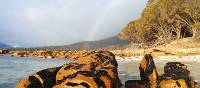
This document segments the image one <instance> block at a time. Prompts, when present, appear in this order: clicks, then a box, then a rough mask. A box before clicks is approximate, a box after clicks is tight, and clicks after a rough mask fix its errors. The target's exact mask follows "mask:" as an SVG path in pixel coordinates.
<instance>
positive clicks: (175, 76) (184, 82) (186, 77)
mask: <svg viewBox="0 0 200 88" xmlns="http://www.w3.org/2000/svg"><path fill="white" fill-rule="evenodd" d="M164 72H165V73H164V74H163V75H161V76H160V77H159V79H158V83H159V85H158V86H159V87H161V88H169V87H173V86H174V87H181V88H194V81H193V80H192V78H191V76H190V71H189V70H188V69H187V66H186V65H184V64H182V63H180V62H168V63H167V64H166V65H165V67H164Z"/></svg>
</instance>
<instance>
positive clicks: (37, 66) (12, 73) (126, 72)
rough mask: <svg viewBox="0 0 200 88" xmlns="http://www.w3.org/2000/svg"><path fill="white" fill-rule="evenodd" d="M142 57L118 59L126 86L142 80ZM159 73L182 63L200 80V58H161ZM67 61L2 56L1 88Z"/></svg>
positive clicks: (121, 75)
mask: <svg viewBox="0 0 200 88" xmlns="http://www.w3.org/2000/svg"><path fill="white" fill-rule="evenodd" d="M141 58H142V57H131V58H128V60H121V59H120V58H117V59H118V64H119V66H118V72H119V77H120V79H121V81H122V83H123V84H124V83H125V81H126V80H136V79H140V76H139V61H140V60H141ZM154 61H155V64H156V67H157V71H158V73H159V74H163V68H164V65H165V63H167V62H176V61H179V62H182V63H184V64H186V65H187V66H188V69H189V70H190V71H191V75H192V77H193V78H194V80H196V81H198V80H200V74H199V73H200V70H199V68H200V56H195V57H183V58H176V57H159V58H157V59H155V60H154ZM69 62H70V60H65V59H40V58H31V57H11V56H9V55H5V56H0V88H14V86H15V84H16V83H17V82H18V81H19V80H20V79H23V78H24V77H27V76H29V75H31V74H33V73H34V72H37V71H40V70H42V69H45V68H50V67H56V66H60V65H62V64H65V63H69Z"/></svg>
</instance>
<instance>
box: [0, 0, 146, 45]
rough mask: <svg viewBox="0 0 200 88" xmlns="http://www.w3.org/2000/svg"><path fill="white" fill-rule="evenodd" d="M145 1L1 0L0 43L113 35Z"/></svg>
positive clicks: (72, 40) (41, 42)
mask: <svg viewBox="0 0 200 88" xmlns="http://www.w3.org/2000/svg"><path fill="white" fill-rule="evenodd" d="M146 1H147V0H17V1H13V0H1V1H0V13H1V14H0V42H5V43H9V44H15V45H16V44H17V45H18V46H24V47H30V46H45V45H63V44H70V43H75V42H78V41H84V40H98V39H102V38H106V37H109V36H113V35H116V34H117V33H118V32H119V31H120V30H122V28H123V27H124V26H125V25H126V24H127V23H128V22H129V21H131V20H133V19H136V18H137V17H138V16H139V14H140V12H141V11H142V9H143V8H144V6H145V4H146Z"/></svg>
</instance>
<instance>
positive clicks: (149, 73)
mask: <svg viewBox="0 0 200 88" xmlns="http://www.w3.org/2000/svg"><path fill="white" fill-rule="evenodd" d="M139 70H140V77H141V80H142V81H144V82H145V83H146V84H148V86H149V87H157V79H158V73H157V70H156V66H155V64H154V61H153V57H152V56H151V54H146V55H145V56H144V58H143V59H142V61H141V62H140V67H139Z"/></svg>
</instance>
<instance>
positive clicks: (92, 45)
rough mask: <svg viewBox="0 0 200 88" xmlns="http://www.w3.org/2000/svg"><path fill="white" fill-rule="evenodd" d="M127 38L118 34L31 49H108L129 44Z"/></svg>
mask: <svg viewBox="0 0 200 88" xmlns="http://www.w3.org/2000/svg"><path fill="white" fill-rule="evenodd" d="M127 44H128V41H127V40H121V39H119V38H118V37H117V36H113V37H110V38H106V39H102V40H97V41H82V42H78V43H74V44H70V45H63V46H47V47H35V48H30V49H31V50H105V49H106V50H108V49H118V48H123V46H125V45H127Z"/></svg>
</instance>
